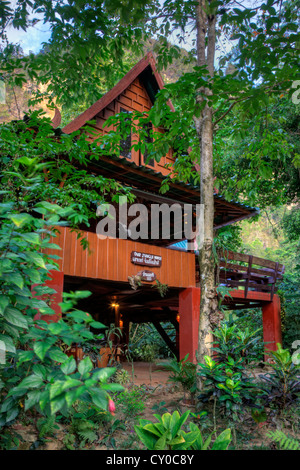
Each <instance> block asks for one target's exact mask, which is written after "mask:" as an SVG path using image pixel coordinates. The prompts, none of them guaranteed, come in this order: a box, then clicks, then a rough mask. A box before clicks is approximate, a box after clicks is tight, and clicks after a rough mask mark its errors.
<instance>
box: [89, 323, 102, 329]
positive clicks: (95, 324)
mask: <svg viewBox="0 0 300 470" xmlns="http://www.w3.org/2000/svg"><path fill="white" fill-rule="evenodd" d="M90 326H91V327H92V328H97V329H100V328H105V325H103V323H100V322H99V321H92V322H91V323H90Z"/></svg>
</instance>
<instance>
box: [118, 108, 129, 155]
mask: <svg viewBox="0 0 300 470" xmlns="http://www.w3.org/2000/svg"><path fill="white" fill-rule="evenodd" d="M120 113H125V114H128V115H130V111H128V110H127V109H124V108H120ZM130 120H131V118H130V116H128V118H125V121H130ZM120 131H121V132H126V131H127V132H128V135H127V137H126V138H125V139H121V140H120V155H121V157H125V158H129V159H131V131H130V127H129V126H127V125H126V124H125V123H124V125H123V126H122V125H121V127H120Z"/></svg>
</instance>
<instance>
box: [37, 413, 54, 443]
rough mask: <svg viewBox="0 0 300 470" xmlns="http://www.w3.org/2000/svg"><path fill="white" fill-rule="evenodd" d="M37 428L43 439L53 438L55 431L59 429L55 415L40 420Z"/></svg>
mask: <svg viewBox="0 0 300 470" xmlns="http://www.w3.org/2000/svg"><path fill="white" fill-rule="evenodd" d="M37 428H38V431H39V437H40V438H41V439H42V438H43V437H45V436H52V434H53V433H54V430H55V429H59V428H58V426H57V424H55V415H52V416H50V417H48V418H40V419H39V420H38V421H37Z"/></svg>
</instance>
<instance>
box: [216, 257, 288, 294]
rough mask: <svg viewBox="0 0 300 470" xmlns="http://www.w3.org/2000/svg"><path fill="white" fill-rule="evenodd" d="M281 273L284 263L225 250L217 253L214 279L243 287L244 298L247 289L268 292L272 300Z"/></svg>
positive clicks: (235, 286)
mask: <svg viewBox="0 0 300 470" xmlns="http://www.w3.org/2000/svg"><path fill="white" fill-rule="evenodd" d="M283 274H284V265H283V264H280V263H278V262H275V261H270V260H267V259H263V258H258V257H257V256H253V255H245V254H243V253H234V252H233V251H225V252H224V253H223V254H221V255H219V265H218V267H217V269H216V281H217V284H219V285H220V284H221V285H222V284H224V285H226V286H227V287H233V288H235V289H238V288H244V292H245V298H247V294H248V291H249V290H254V291H260V292H270V294H271V300H272V299H273V295H274V293H275V292H276V291H277V286H276V282H277V281H279V280H281V279H282V278H283Z"/></svg>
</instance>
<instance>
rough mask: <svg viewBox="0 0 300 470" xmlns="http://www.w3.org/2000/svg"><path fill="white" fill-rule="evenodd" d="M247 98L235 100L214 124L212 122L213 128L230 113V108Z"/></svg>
mask: <svg viewBox="0 0 300 470" xmlns="http://www.w3.org/2000/svg"><path fill="white" fill-rule="evenodd" d="M247 98H248V97H244V98H241V99H239V100H236V101H235V102H234V103H232V104H231V105H230V106H229V108H228V109H227V111H225V113H223V114H222V116H220V117H219V118H218V119H217V120H216V121H215V122H214V126H215V125H216V124H218V122H220V121H222V119H224V117H225V116H227V114H228V113H230V111H231V110H232V108H233V107H234V106H235V105H236V104H237V103H240V102H241V101H244V100H245V99H247Z"/></svg>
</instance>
